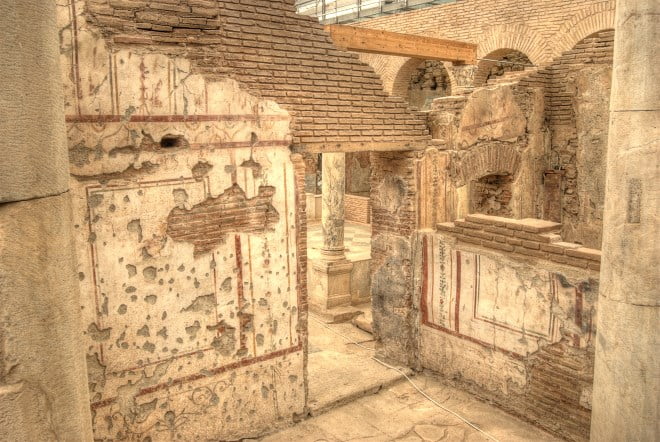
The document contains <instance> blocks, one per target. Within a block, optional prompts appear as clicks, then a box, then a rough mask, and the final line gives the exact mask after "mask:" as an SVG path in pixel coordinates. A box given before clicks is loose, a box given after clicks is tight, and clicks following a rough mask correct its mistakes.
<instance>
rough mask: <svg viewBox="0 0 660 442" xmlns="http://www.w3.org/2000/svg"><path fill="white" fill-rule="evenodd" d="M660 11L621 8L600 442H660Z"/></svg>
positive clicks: (643, 3)
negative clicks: (659, 210) (659, 204)
mask: <svg viewBox="0 0 660 442" xmlns="http://www.w3.org/2000/svg"><path fill="white" fill-rule="evenodd" d="M658 41H660V2H658V1H657V0H619V1H617V8H616V33H615V40H614V66H613V78H612V96H611V101H610V130H609V143H608V151H607V178H606V181H607V184H606V193H605V211H604V226H603V258H602V265H601V274H600V278H601V280H600V294H599V299H598V325H597V330H598V337H597V339H596V363H595V372H594V387H593V388H594V390H593V401H592V403H593V410H592V418H591V440H592V441H599V442H600V441H633V440H634V441H656V440H658V435H659V434H660V427H659V426H658V422H660V416H659V415H658V406H659V403H660V402H659V401H658V398H659V397H660V360H659V356H658V355H659V354H660V345H659V344H658V343H659V341H660V338H659V337H660V330H659V328H660V327H659V325H660V312H659V309H658V307H659V305H660V289H659V288H660V271H659V270H658V263H660V247H659V246H658V237H659V235H660V225H659V220H660V213H659V212H658V202H660V179H659V178H658V177H659V176H660V174H659V172H660V87H659V85H658V78H660V64H658V61H657V60H658V58H659V57H660V45H658Z"/></svg>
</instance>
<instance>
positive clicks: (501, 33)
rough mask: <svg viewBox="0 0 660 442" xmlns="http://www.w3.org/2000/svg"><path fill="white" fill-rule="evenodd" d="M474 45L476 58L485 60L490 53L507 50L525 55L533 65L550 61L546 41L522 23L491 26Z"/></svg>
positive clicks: (550, 57)
mask: <svg viewBox="0 0 660 442" xmlns="http://www.w3.org/2000/svg"><path fill="white" fill-rule="evenodd" d="M476 43H477V58H486V56H487V55H488V54H490V53H492V52H495V51H497V50H501V49H504V48H507V49H513V50H516V51H519V52H522V53H523V54H525V55H527V57H529V59H530V60H531V61H532V63H534V64H535V65H541V64H544V63H546V62H549V61H550V60H551V59H552V56H551V54H550V50H549V48H548V45H547V44H546V39H545V38H543V36H541V35H540V34H538V33H537V32H536V31H534V30H532V29H530V28H529V27H527V26H526V25H524V24H522V23H519V24H512V25H495V26H491V27H489V28H487V29H486V31H485V32H484V33H483V34H481V36H480V37H479V38H478V39H477V41H476Z"/></svg>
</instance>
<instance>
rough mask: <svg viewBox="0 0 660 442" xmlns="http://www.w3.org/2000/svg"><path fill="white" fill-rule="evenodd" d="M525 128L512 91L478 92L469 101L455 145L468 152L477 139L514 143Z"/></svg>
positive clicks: (521, 113)
mask: <svg viewBox="0 0 660 442" xmlns="http://www.w3.org/2000/svg"><path fill="white" fill-rule="evenodd" d="M526 127H527V121H526V119H525V116H524V114H523V112H522V110H521V109H520V107H519V106H518V105H517V104H516V102H515V100H514V97H513V93H512V90H511V88H509V87H506V86H494V87H492V88H485V89H479V90H477V91H475V92H474V93H473V94H472V95H471V96H470V97H469V98H468V101H467V105H466V106H465V110H464V111H463V116H462V118H461V122H460V131H459V135H458V141H457V143H458V145H459V146H461V147H462V148H467V147H469V146H472V145H473V144H475V143H476V142H477V141H478V140H480V139H489V140H515V139H516V138H517V137H519V136H521V135H523V134H524V133H525V128H526Z"/></svg>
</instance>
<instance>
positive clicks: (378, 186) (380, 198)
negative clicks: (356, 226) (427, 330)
mask: <svg viewBox="0 0 660 442" xmlns="http://www.w3.org/2000/svg"><path fill="white" fill-rule="evenodd" d="M419 155H420V153H419V152H410V151H408V152H372V153H371V157H370V158H371V168H372V169H371V170H372V173H371V204H372V221H371V222H372V240H371V256H372V260H371V267H370V271H371V297H372V305H373V317H374V335H375V338H376V343H377V349H378V352H379V355H380V356H381V357H385V358H388V359H391V360H395V361H398V362H400V363H404V364H408V365H409V366H414V364H415V360H416V358H417V350H416V341H415V339H414V328H415V323H414V320H413V317H412V306H413V273H414V272H413V260H412V256H413V245H412V236H413V233H414V231H415V228H416V223H417V216H416V210H417V207H416V199H417V187H416V184H415V168H416V164H415V161H416V159H417V157H418V156H419Z"/></svg>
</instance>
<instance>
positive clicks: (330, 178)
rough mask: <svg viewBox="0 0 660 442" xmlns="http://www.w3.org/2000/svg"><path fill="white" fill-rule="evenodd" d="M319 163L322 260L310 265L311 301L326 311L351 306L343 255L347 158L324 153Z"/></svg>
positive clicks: (347, 268) (347, 265) (348, 271)
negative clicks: (321, 173) (321, 168)
mask: <svg viewBox="0 0 660 442" xmlns="http://www.w3.org/2000/svg"><path fill="white" fill-rule="evenodd" d="M322 163H323V188H322V193H323V195H322V209H321V226H322V228H323V248H322V249H321V259H319V260H317V261H315V262H314V263H313V265H312V270H313V277H314V279H315V281H313V283H314V287H313V290H312V294H311V300H310V301H311V303H312V305H314V306H315V307H320V308H321V309H323V310H325V309H329V308H332V307H338V306H342V305H349V304H350V302H351V294H350V285H351V284H350V282H351V281H350V277H351V270H352V268H353V264H352V263H351V262H349V261H348V260H347V259H346V254H345V253H344V193H345V190H346V189H345V187H346V154H344V153H324V154H323V160H322Z"/></svg>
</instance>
